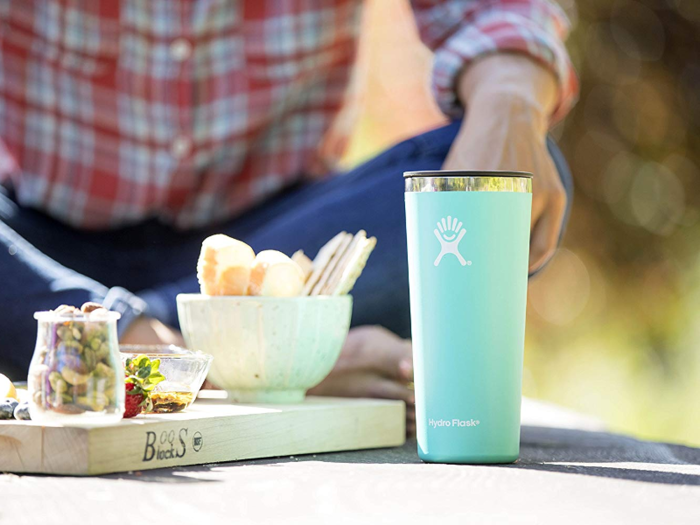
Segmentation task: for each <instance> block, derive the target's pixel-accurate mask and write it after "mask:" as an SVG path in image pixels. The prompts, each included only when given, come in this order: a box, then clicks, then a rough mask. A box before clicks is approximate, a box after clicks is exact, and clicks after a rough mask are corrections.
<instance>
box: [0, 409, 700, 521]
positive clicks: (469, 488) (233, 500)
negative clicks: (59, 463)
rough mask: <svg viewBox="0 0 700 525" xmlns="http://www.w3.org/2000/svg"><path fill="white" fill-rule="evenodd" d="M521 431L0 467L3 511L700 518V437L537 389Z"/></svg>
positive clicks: (53, 516) (150, 517)
mask: <svg viewBox="0 0 700 525" xmlns="http://www.w3.org/2000/svg"><path fill="white" fill-rule="evenodd" d="M521 441H522V450H521V457H520V459H519V460H518V462H517V463H515V464H512V465H500V466H470V465H437V464H425V463H422V462H421V461H420V460H419V459H418V456H417V454H416V443H415V441H413V440H411V441H409V442H408V443H406V445H405V446H403V447H400V448H393V449H381V450H368V451H357V452H343V453H333V454H318V455H309V456H300V457H287V458H276V459H265V460H255V461H242V462H238V463H224V464H215V465H202V466H194V467H180V468H173V469H160V470H152V471H144V472H129V473H124V474H112V475H108V476H102V477H98V478H77V477H52V476H30V475H25V476H17V475H13V474H3V475H0V523H2V524H3V525H4V524H16V525H19V524H21V525H24V524H27V525H31V524H41V525H54V524H58V523H71V524H79V523H87V522H91V523H100V524H101V525H107V524H112V523H115V524H119V525H123V524H124V523H127V522H132V523H133V522H134V520H137V521H138V522H140V523H162V524H167V525H171V524H180V523H182V524H188V525H191V524H193V523H196V524H209V523H218V522H225V523H236V524H237V525H239V524H248V523H256V524H257V523H284V524H285V525H286V524H305V525H306V524H314V523H324V524H325V523H345V522H348V523H350V522H352V523H416V522H419V521H420V522H423V523H436V522H439V523H460V524H464V523H533V524H545V523H557V524H561V523H566V525H571V524H577V523H585V524H586V525H593V524H595V525H599V524H607V523H610V524H626V523H635V524H645V523H650V524H671V523H673V524H684V523H688V524H694V525H697V524H700V449H697V448H689V447H683V446H679V445H670V444H664V443H654V442H648V441H640V440H637V439H633V438H630V437H627V436H622V435H618V434H613V433H610V432H607V431H605V429H604V428H603V426H602V425H601V424H600V423H599V422H597V421H596V420H593V419H591V418H587V417H584V416H580V415H578V414H575V413H571V412H569V411H566V410H564V409H561V408H558V407H555V406H552V405H547V404H544V403H540V402H535V401H532V400H524V403H523V428H522V440H521ZM146 504H148V505H150V510H149V507H148V506H147V505H146ZM127 509H131V513H133V514H134V516H133V517H129V516H130V515H129V514H127V512H128V511H127ZM86 519H87V520H89V521H85V520H86Z"/></svg>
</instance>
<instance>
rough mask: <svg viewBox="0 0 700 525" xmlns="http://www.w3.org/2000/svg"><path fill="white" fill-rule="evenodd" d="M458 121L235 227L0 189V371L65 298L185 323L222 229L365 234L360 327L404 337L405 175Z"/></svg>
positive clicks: (437, 161)
mask: <svg viewBox="0 0 700 525" xmlns="http://www.w3.org/2000/svg"><path fill="white" fill-rule="evenodd" d="M458 128H459V123H458V122H455V123H452V124H450V125H448V126H445V127H443V128H439V129H436V130H433V131H430V132H428V133H425V134H423V135H420V136H417V137H414V138H412V139H410V140H407V141H405V142H402V143H400V144H398V145H396V146H394V147H393V148H391V149H389V150H388V151H386V152H384V153H382V154H381V155H379V156H377V157H376V158H374V159H372V160H370V161H369V162H367V163H365V164H363V165H361V166H359V167H358V168H356V169H354V170H352V171H350V172H349V173H347V174H344V175H342V176H337V177H333V178H329V179H326V180H324V181H321V182H316V183H308V184H304V185H300V186H298V187H295V188H292V189H289V190H287V191H286V192H284V193H283V194H281V195H279V196H277V197H275V198H273V199H271V200H269V201H268V202H266V203H265V204H264V205H262V206H259V207H257V208H255V209H253V210H251V211H249V212H247V213H245V214H243V215H242V216H240V217H237V218H235V219H232V220H231V221H229V222H228V223H225V224H221V225H218V226H216V227H212V228H208V229H206V230H198V231H192V232H179V231H175V230H173V229H171V228H170V227H168V226H165V225H163V224H160V223H158V222H157V221H155V220H153V221H148V222H145V223H143V224H140V225H138V226H131V227H127V228H122V229H118V230H114V231H105V232H85V231H79V230H76V229H73V228H69V227H67V226H65V225H63V224H60V223H58V222H56V221H55V220H53V219H51V218H49V217H47V216H46V215H43V214H41V213H39V212H37V211H34V210H30V209H25V208H21V207H19V206H18V205H17V204H16V203H15V202H14V201H13V200H12V198H11V196H10V195H9V194H2V193H0V275H2V280H3V285H2V286H1V287H0V304H1V305H2V310H1V311H0V369H2V370H5V371H6V372H9V373H10V374H11V375H13V376H15V379H19V378H22V376H23V375H25V374H26V370H27V368H28V366H29V361H30V358H31V356H32V353H33V350H34V341H35V334H36V324H35V323H36V322H35V321H34V319H33V317H32V314H33V313H34V312H35V311H37V310H48V309H52V308H55V307H56V306H58V305H59V304H62V303H66V304H73V305H78V306H79V305H80V304H82V303H83V302H84V301H88V300H94V301H99V302H102V303H103V304H105V305H106V306H108V307H110V308H111V309H114V310H118V311H120V312H122V321H120V331H123V329H124V328H126V326H127V325H128V323H129V322H130V321H131V320H133V319H134V318H135V317H136V316H138V315H140V314H142V313H145V314H146V315H149V316H152V317H156V318H158V319H160V320H161V321H163V322H165V323H167V324H169V325H172V326H178V319H177V312H176V306H175V296H176V295H177V294H178V293H183V292H198V291H199V286H198V283H197V280H196V277H195V273H194V272H195V265H196V262H197V257H198V255H199V250H200V246H201V242H202V240H203V239H204V238H205V237H206V236H207V235H210V234H212V233H218V232H223V233H226V234H228V235H230V236H232V237H235V238H238V239H241V240H243V241H245V242H247V243H248V244H250V245H251V246H252V247H253V249H254V250H255V251H256V252H258V251H260V250H264V249H276V250H280V251H282V252H284V253H287V254H291V253H293V252H294V251H295V250H297V249H299V248H301V249H303V250H304V252H306V253H307V254H308V255H309V256H310V257H312V258H313V256H314V255H315V254H316V252H317V251H318V249H319V248H320V247H321V246H322V245H323V244H324V243H325V242H326V241H328V240H329V239H330V238H331V237H333V236H334V235H335V234H336V233H338V232H339V231H341V230H346V231H350V232H353V233H354V232H356V231H358V230H359V229H365V230H367V232H368V233H369V234H370V235H374V236H376V237H377V239H378V244H377V248H376V249H375V251H374V253H373V254H372V256H371V257H370V260H369V263H368V265H367V268H366V269H365V271H364V273H363V275H362V277H361V278H360V279H359V281H358V282H357V285H356V286H355V289H354V291H353V296H354V299H355V307H354V312H353V325H363V324H380V325H383V326H385V327H386V328H388V329H390V330H392V331H394V332H395V333H397V334H399V335H401V336H404V337H407V336H408V335H409V334H410V321H409V309H408V268H407V257H406V232H405V219H404V203H403V178H402V173H403V172H404V171H407V170H419V169H426V170H428V169H439V168H440V166H441V165H442V162H443V160H444V159H445V156H446V155H447V152H448V150H449V148H450V145H451V144H452V141H453V140H454V137H455V135H456V133H457V130H458ZM549 147H550V152H551V154H552V156H553V158H554V161H555V163H556V165H557V168H558V170H559V173H560V175H561V177H562V180H563V181H564V185H565V186H566V188H567V192H568V193H569V197H571V192H572V182H571V176H570V174H569V170H568V168H567V166H566V163H565V162H564V160H563V158H562V156H561V153H560V152H559V150H558V149H557V148H556V146H555V145H554V143H552V142H550V144H549ZM570 202H571V199H570V198H569V203H570ZM567 214H568V212H567Z"/></svg>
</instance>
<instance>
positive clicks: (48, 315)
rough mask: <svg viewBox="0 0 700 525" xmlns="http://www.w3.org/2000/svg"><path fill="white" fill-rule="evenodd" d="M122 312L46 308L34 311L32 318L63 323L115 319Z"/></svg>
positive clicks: (119, 316)
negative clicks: (59, 310) (42, 310)
mask: <svg viewBox="0 0 700 525" xmlns="http://www.w3.org/2000/svg"><path fill="white" fill-rule="evenodd" d="M121 316H122V314H120V313H119V312H113V311H111V310H105V309H100V310H94V311H92V312H90V313H87V314H86V313H83V312H81V311H77V312H65V313H64V312H56V311H54V310H48V311H44V312H34V319H36V320H37V321H47V322H51V323H63V322H66V321H78V322H91V323H95V322H100V321H116V320H118V319H120V318H121Z"/></svg>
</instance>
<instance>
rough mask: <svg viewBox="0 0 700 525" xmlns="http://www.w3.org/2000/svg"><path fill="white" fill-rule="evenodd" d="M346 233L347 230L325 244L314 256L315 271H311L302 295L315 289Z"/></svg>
mask: <svg viewBox="0 0 700 525" xmlns="http://www.w3.org/2000/svg"><path fill="white" fill-rule="evenodd" d="M345 235H347V233H346V232H340V233H339V234H337V235H336V236H335V237H333V238H332V239H331V240H330V241H328V242H327V243H326V244H324V245H323V246H322V247H321V249H320V250H319V251H318V253H317V254H316V257H315V258H314V262H313V271H312V272H311V275H310V276H309V278H308V279H307V280H306V284H305V285H304V289H303V290H302V292H301V295H311V290H313V288H314V286H316V283H318V280H319V279H320V277H321V275H322V274H323V271H324V270H325V269H326V266H327V265H328V263H329V262H330V260H331V258H332V257H333V254H334V253H335V252H336V250H337V249H338V246H340V243H341V242H342V240H343V238H344V237H345Z"/></svg>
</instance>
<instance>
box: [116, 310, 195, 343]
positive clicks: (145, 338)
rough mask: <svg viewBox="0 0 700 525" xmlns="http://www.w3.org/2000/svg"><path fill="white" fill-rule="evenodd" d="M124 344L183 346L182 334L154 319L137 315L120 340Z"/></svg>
mask: <svg viewBox="0 0 700 525" xmlns="http://www.w3.org/2000/svg"><path fill="white" fill-rule="evenodd" d="M120 342H121V343H122V344H125V345H161V344H162V345H177V346H182V347H184V346H185V341H184V339H183V338H182V334H180V332H179V331H178V330H175V329H174V328H171V327H169V326H167V325H165V324H163V323H161V322H160V321H158V320H156V319H152V318H150V317H139V318H137V319H136V320H135V321H134V322H132V323H131V324H130V325H129V328H127V330H126V332H125V333H124V335H123V336H122V338H121V341H120Z"/></svg>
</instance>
